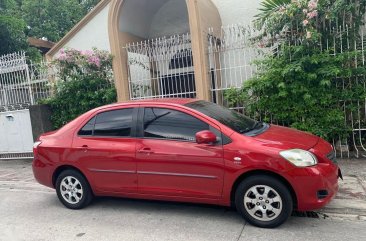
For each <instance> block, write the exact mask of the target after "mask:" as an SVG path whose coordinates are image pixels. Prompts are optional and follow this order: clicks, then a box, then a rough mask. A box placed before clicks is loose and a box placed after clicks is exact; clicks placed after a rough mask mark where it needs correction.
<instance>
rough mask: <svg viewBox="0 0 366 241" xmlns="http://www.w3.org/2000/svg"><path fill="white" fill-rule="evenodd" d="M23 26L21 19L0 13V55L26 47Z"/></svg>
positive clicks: (24, 25) (24, 26)
mask: <svg viewBox="0 0 366 241" xmlns="http://www.w3.org/2000/svg"><path fill="white" fill-rule="evenodd" d="M25 28H26V24H25V22H24V21H23V20H21V19H17V18H15V17H12V16H7V15H0V55H3V54H8V53H12V52H16V51H21V50H23V49H25V48H26V47H27V37H26V35H25V33H24V30H25Z"/></svg>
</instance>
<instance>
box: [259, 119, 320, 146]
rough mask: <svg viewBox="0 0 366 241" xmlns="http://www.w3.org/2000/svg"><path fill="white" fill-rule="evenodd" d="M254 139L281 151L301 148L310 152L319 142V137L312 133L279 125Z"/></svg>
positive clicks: (273, 126) (272, 126) (271, 127)
mask: <svg viewBox="0 0 366 241" xmlns="http://www.w3.org/2000/svg"><path fill="white" fill-rule="evenodd" d="M253 138H254V139H255V140H257V141H260V142H263V143H266V146H271V147H276V148H281V149H293V148H299V149H303V150H309V149H310V148H312V147H314V146H315V145H316V144H317V143H318V141H319V137H317V136H314V135H312V134H310V133H307V132H303V131H298V130H295V129H291V128H287V127H282V126H277V125H271V126H270V127H269V128H268V129H267V131H265V132H263V133H261V134H259V135H257V136H254V137H253Z"/></svg>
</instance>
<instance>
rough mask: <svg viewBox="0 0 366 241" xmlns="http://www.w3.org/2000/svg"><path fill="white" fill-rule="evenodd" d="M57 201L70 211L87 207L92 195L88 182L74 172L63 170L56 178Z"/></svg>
mask: <svg viewBox="0 0 366 241" xmlns="http://www.w3.org/2000/svg"><path fill="white" fill-rule="evenodd" d="M56 192H57V196H58V199H59V200H60V201H61V203H62V204H63V205H65V206H66V207H67V208H70V209H81V208H84V207H86V206H87V205H89V203H90V202H91V201H92V199H93V193H92V191H91V188H90V186H89V183H88V181H87V180H86V179H85V178H84V176H83V175H81V174H80V173H79V172H77V171H75V170H65V171H63V172H61V174H60V175H59V176H58V177H57V180H56Z"/></svg>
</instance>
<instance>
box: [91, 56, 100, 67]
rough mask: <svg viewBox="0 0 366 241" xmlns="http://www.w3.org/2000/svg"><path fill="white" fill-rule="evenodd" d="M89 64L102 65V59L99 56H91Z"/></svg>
mask: <svg viewBox="0 0 366 241" xmlns="http://www.w3.org/2000/svg"><path fill="white" fill-rule="evenodd" d="M88 62H89V64H94V65H95V66H97V67H100V59H99V58H98V57H97V56H90V57H89V58H88Z"/></svg>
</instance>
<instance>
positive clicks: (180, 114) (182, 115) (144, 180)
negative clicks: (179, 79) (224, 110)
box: [136, 107, 224, 199]
mask: <svg viewBox="0 0 366 241" xmlns="http://www.w3.org/2000/svg"><path fill="white" fill-rule="evenodd" d="M138 119H139V121H140V125H139V127H140V128H138V129H139V131H138V133H139V135H140V138H139V139H138V141H137V144H136V161H137V173H138V191H139V193H142V194H154V195H165V196H182V197H183V196H184V197H193V198H209V199H216V198H219V197H221V194H222V186H223V177H224V162H223V146H222V142H221V141H220V140H219V142H218V143H216V144H213V145H208V144H197V143H196V141H195V134H196V132H199V131H202V130H211V131H213V132H215V133H216V134H217V136H219V139H220V134H221V133H220V131H219V129H218V127H213V126H212V125H210V124H208V123H207V122H205V121H203V120H201V119H199V118H197V116H192V115H191V114H189V113H187V112H186V111H184V110H183V109H182V110H178V109H171V108H160V107H145V108H140V112H139V118H138Z"/></svg>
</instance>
